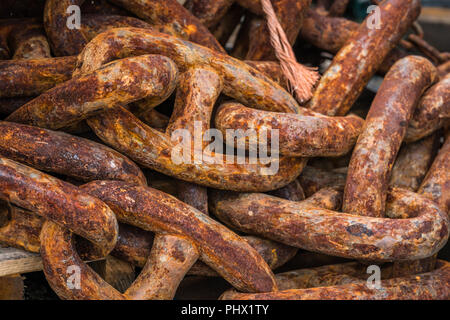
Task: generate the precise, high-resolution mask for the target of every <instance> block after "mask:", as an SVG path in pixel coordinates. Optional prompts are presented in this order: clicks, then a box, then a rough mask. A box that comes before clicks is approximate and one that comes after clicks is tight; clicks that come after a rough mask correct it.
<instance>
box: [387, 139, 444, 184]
mask: <svg viewBox="0 0 450 320" xmlns="http://www.w3.org/2000/svg"><path fill="white" fill-rule="evenodd" d="M437 138H438V136H437V135H436V134H434V135H431V136H429V137H427V138H424V139H422V140H419V141H417V142H413V143H409V144H406V145H403V146H402V147H401V149H400V151H399V153H398V156H397V159H396V160H395V163H394V166H393V167H392V173H391V178H390V181H389V186H391V187H399V188H404V189H409V190H411V191H417V189H419V186H420V184H421V182H422V180H423V178H424V177H425V175H426V174H427V172H428V169H429V167H430V166H431V163H432V162H433V159H434V156H435V155H436V152H437V142H438V139H437Z"/></svg>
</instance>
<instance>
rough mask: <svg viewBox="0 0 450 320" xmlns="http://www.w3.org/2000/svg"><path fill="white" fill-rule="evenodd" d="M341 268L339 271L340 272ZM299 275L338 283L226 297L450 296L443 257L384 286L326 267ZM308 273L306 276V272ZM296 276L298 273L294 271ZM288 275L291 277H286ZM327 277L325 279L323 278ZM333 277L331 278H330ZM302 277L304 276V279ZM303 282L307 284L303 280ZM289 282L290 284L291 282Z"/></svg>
mask: <svg viewBox="0 0 450 320" xmlns="http://www.w3.org/2000/svg"><path fill="white" fill-rule="evenodd" d="M332 267H334V269H338V270H339V269H340V270H342V269H344V268H343V267H339V266H336V267H337V268H336V267H335V266H329V267H328V268H327V269H329V270H330V269H331V268H332ZM340 270H339V271H340ZM298 273H300V275H299V277H300V278H302V277H304V276H308V275H309V274H310V273H312V275H311V277H313V278H312V279H311V280H309V281H310V282H314V281H318V282H320V281H322V282H324V283H325V284H333V282H338V283H339V284H338V285H331V286H321V287H316V288H306V289H287V290H282V291H278V292H269V293H259V294H245V293H238V292H236V291H227V292H225V293H224V294H223V295H222V296H221V298H220V299H222V300H317V299H320V300H360V299H362V300H430V299H433V300H441V299H442V300H447V299H449V298H450V290H449V287H450V263H449V262H447V261H443V260H439V261H438V263H437V268H436V269H435V270H433V271H431V272H427V273H421V274H417V275H409V276H405V277H398V278H393V279H387V280H382V281H381V282H380V286H381V288H380V289H376V288H373V289H371V288H369V287H368V286H367V281H365V280H361V281H359V282H357V281H356V280H354V279H353V278H352V277H351V276H347V277H345V276H343V275H342V274H339V273H327V270H326V269H325V271H324V273H325V274H324V275H322V270H317V269H316V270H314V269H312V270H305V271H303V272H302V270H299V271H298ZM305 274H306V275H305ZM289 276H290V275H289V274H287V275H281V277H280V280H279V281H280V282H289ZM294 276H295V274H294ZM286 277H287V278H288V279H287V280H286V279H285V278H286ZM322 277H324V278H325V279H322ZM327 277H329V278H327ZM300 280H301V279H300ZM300 282H301V283H300V284H304V283H303V281H300ZM287 284H288V285H289V283H287Z"/></svg>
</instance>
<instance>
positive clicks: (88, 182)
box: [0, 0, 450, 299]
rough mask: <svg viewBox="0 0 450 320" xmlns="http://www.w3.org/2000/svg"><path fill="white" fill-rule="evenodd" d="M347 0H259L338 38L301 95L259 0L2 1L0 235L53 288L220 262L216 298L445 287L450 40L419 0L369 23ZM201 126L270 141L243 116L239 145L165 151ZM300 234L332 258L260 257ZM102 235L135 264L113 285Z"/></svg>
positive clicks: (161, 277) (330, 39) (148, 284)
mask: <svg viewBox="0 0 450 320" xmlns="http://www.w3.org/2000/svg"><path fill="white" fill-rule="evenodd" d="M348 2H349V1H348V0H336V1H317V2H314V3H311V0H272V4H273V7H274V10H275V13H276V14H277V17H278V19H279V22H280V24H281V26H282V27H283V29H284V31H285V33H286V35H287V38H288V39H289V41H290V42H291V44H294V42H295V41H296V40H298V41H299V42H302V43H309V44H310V45H311V46H313V47H314V48H313V49H314V50H316V51H315V52H320V51H326V52H329V53H332V54H333V55H334V57H333V58H332V62H331V64H330V66H329V67H328V68H327V69H326V71H325V72H324V74H323V75H322V77H321V79H320V80H319V82H318V83H317V85H316V86H315V89H314V92H313V96H312V98H311V99H310V100H309V101H308V102H307V103H303V104H301V105H300V104H299V103H298V102H297V101H296V100H295V99H294V98H293V96H292V95H291V94H290V93H289V92H288V90H287V88H288V86H287V83H286V80H285V77H284V76H283V74H282V71H281V69H280V67H279V65H278V63H277V62H276V61H275V60H276V57H275V54H274V52H273V48H272V47H271V46H270V36H269V32H268V30H267V25H266V23H265V20H264V14H263V11H262V8H261V4H260V1H259V0H236V1H234V0H188V1H187V2H186V3H184V6H183V5H181V4H180V3H179V2H177V1H176V0H145V1H144V0H139V1H138V0H126V1H125V0H110V1H83V0H47V1H20V2H16V5H15V6H16V7H15V8H13V11H14V10H15V11H14V13H15V16H13V18H8V19H7V18H5V19H2V20H0V59H3V60H1V61H0V112H1V113H2V114H3V115H4V120H3V121H0V137H1V138H0V155H1V157H0V196H1V197H0V198H1V199H2V200H3V201H4V203H2V211H3V216H6V217H8V218H7V219H6V221H5V222H4V223H2V224H0V225H1V227H0V244H2V245H7V246H12V247H17V248H22V249H25V250H27V251H31V252H40V254H41V256H42V260H43V266H44V273H45V276H46V278H47V281H48V283H49V284H50V286H51V287H52V289H53V290H54V291H55V292H56V293H57V295H58V296H59V297H60V298H62V299H172V298H173V297H174V295H175V293H176V290H177V288H178V286H179V284H180V282H181V281H182V280H183V279H184V278H185V276H186V275H201V276H205V277H218V276H220V277H222V278H224V279H225V280H226V281H228V282H229V283H230V285H232V287H233V289H231V290H228V291H226V292H224V293H223V294H222V296H221V299H448V298H449V297H450V263H449V262H447V261H444V260H439V259H437V254H438V252H439V251H440V250H441V249H442V248H443V247H444V246H445V244H446V242H447V240H448V237H449V216H448V213H449V206H450V176H449V158H450V136H449V134H450V133H449V132H450V131H449V130H448V129H447V123H448V122H447V121H448V119H449V117H450V103H449V101H450V99H449V98H450V89H449V87H450V74H449V73H448V71H449V70H450V62H449V55H448V54H446V53H440V52H439V51H437V50H436V49H435V48H433V47H431V46H430V45H429V44H428V43H427V42H426V41H425V40H424V39H423V32H422V31H421V28H420V26H419V25H418V24H417V23H416V20H417V18H418V16H419V14H420V1H419V0H386V1H383V2H380V3H379V6H378V7H377V8H378V9H377V10H378V13H379V19H380V24H379V25H378V26H375V27H374V24H373V23H371V21H369V20H370V19H373V17H372V16H368V17H367V18H366V21H364V22H362V23H361V24H358V23H356V22H353V21H350V20H347V19H345V18H343V17H342V15H343V13H344V11H345V9H346V7H347V4H348ZM73 8H75V9H74V11H73V10H70V9H73ZM76 8H79V9H80V10H79V13H80V14H81V23H80V25H78V26H77V25H76V17H75V18H74V16H73V15H74V14H75V15H76V14H77V10H76ZM0 9H1V8H0ZM5 13H6V12H0V14H1V15H2V16H3V17H4V16H5ZM8 13H9V12H8ZM6 14H7V13H6ZM21 14H22V16H21ZM23 16H26V17H27V18H24V17H23ZM32 17H34V18H32ZM73 18H74V19H75V20H74V21H75V23H74V24H75V25H72V27H70V23H69V22H73V21H72V20H73ZM238 25H239V26H240V28H239V29H236V26H238ZM237 30H239V32H238V33H237V34H236V32H234V33H233V31H237ZM409 30H413V31H414V32H413V33H412V34H410V35H409V36H407V37H405V35H406V34H407V33H408V31H409ZM230 38H231V39H235V40H234V41H231V42H232V43H231V42H230V41H229V40H230ZM230 43H231V47H230ZM226 44H227V52H228V53H227V52H226V51H225V49H224V46H225V45H226ZM412 50H416V52H420V53H421V55H420V56H419V55H411V53H410V52H411V51H412ZM376 73H377V74H380V75H383V76H384V80H383V82H382V84H381V86H380V88H379V89H378V92H377V94H376V96H375V98H374V99H373V101H372V103H371V105H367V106H363V107H361V106H359V107H356V106H357V104H355V102H356V100H357V99H358V97H359V96H360V95H361V93H362V92H363V90H364V89H365V87H366V85H367V84H368V82H369V80H370V79H371V78H372V77H373V76H374V75H375V74H376ZM155 107H157V109H158V111H157V110H156V109H155ZM349 112H350V114H349ZM367 112H368V113H367ZM168 115H170V117H169V116H168ZM196 124H200V125H199V126H198V125H196ZM211 128H215V129H218V130H219V131H220V132H222V133H223V136H226V133H227V131H228V130H234V131H237V130H239V129H242V130H249V129H252V130H254V131H255V132H257V133H258V138H261V137H262V136H263V132H267V129H270V130H273V129H277V130H278V132H279V136H278V141H279V150H277V151H279V157H274V155H275V154H270V155H271V157H269V158H268V159H269V160H268V161H265V162H264V161H262V157H261V153H260V151H261V150H257V151H258V152H259V153H258V152H253V151H255V150H252V145H251V143H250V142H251V141H250V138H249V137H245V136H244V137H241V138H240V139H232V140H233V141H231V142H230V141H226V143H227V145H228V144H230V143H231V145H232V146H234V142H237V143H238V145H240V146H244V148H245V147H247V150H246V152H244V153H243V154H244V155H243V156H242V155H241V156H240V157H239V154H238V155H236V154H235V151H236V152H237V150H235V149H234V148H231V149H232V152H231V153H230V152H229V148H227V152H223V151H222V150H217V149H215V150H209V152H204V151H203V150H204V149H205V148H206V147H207V146H208V145H209V144H210V142H204V141H200V142H197V141H194V142H192V146H193V151H192V152H191V153H190V154H188V157H187V158H186V157H184V158H183V159H177V158H174V157H173V156H172V151H173V150H174V149H176V148H177V146H179V145H180V144H179V143H180V141H181V140H183V139H181V138H183V137H181V136H176V135H175V136H176V137H177V139H174V134H175V133H177V132H179V130H182V129H184V130H185V131H186V130H187V132H188V133H190V134H191V135H192V136H198V135H200V137H203V136H207V135H208V132H209V131H208V130H209V129H211ZM274 138H275V137H273V136H271V135H270V134H269V136H267V137H266V140H264V141H265V146H269V145H272V142H274V141H272V140H275V139H274ZM235 140H237V141H235ZM183 141H184V140H183ZM239 143H240V144H239ZM183 145H184V146H185V147H186V146H188V147H190V146H191V142H189V143H188V144H187V145H186V143H184V144H183ZM188 149H190V148H188ZM259 149H261V147H260V148H259ZM262 149H264V148H262ZM266 149H267V148H266ZM241 151H242V150H241ZM266 151H267V150H266ZM274 152H275V151H274ZM198 153H200V154H201V155H202V157H200V158H198V157H197V156H198ZM178 160H181V161H178ZM266 160H267V157H266ZM307 162H308V165H307ZM273 167H275V168H276V169H277V170H275V171H273V172H272V171H270V169H271V168H273ZM155 172H158V174H156V173H155ZM158 188H159V189H162V190H163V191H161V190H157V189H158ZM168 193H172V194H173V195H169V194H168ZM299 249H301V250H299ZM306 251H308V252H314V253H315V255H317V257H323V255H327V256H328V257H327V259H328V261H330V262H328V264H326V265H322V266H320V267H315V268H306V269H298V270H293V271H292V269H291V271H288V272H284V273H278V274H274V273H273V271H272V270H274V269H277V268H279V267H280V266H282V265H284V264H286V263H288V262H289V261H290V260H292V259H294V260H295V259H297V260H298V259H301V258H302V255H305V254H306ZM108 255H112V256H115V257H117V258H119V259H121V260H124V261H127V262H129V263H131V264H133V265H135V266H138V267H140V268H142V271H141V273H140V274H139V276H138V277H137V278H136V280H135V281H134V283H133V284H132V285H131V286H130V287H129V288H128V289H127V290H126V291H125V292H119V291H118V290H116V289H115V288H113V287H112V286H111V285H110V284H108V283H107V282H106V281H105V280H104V279H102V278H101V277H100V276H99V275H98V274H97V273H96V272H95V271H94V270H93V269H91V268H90V267H89V266H88V265H87V264H86V262H85V261H91V260H96V259H102V258H104V257H106V256H108ZM313 256H314V255H313ZM341 258H347V259H351V260H353V261H350V262H346V263H338V264H336V263H334V264H333V261H337V260H339V259H341ZM291 262H292V261H291ZM330 263H331V264H330ZM373 265H376V266H379V268H380V270H381V279H380V283H379V285H378V286H369V285H368V282H367V278H368V274H367V272H366V271H367V267H368V266H373ZM73 266H76V267H77V268H79V270H81V286H80V287H79V288H73V287H71V286H69V285H68V284H69V281H68V277H69V276H70V273H67V272H66V270H67V269H68V268H70V267H73Z"/></svg>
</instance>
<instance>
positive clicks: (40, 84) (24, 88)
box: [0, 57, 77, 98]
mask: <svg viewBox="0 0 450 320" xmlns="http://www.w3.org/2000/svg"><path fill="white" fill-rule="evenodd" d="M76 60H77V58H76V57H61V58H47V59H37V60H3V61H0V97H1V98H8V97H24V96H27V97H29V96H36V95H39V94H41V93H42V92H45V91H47V90H48V89H51V88H53V87H54V86H55V85H57V84H59V83H62V82H64V81H67V80H69V79H70V78H71V77H72V72H73V71H74V69H75V63H76Z"/></svg>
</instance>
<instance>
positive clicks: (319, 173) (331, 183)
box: [298, 166, 346, 197]
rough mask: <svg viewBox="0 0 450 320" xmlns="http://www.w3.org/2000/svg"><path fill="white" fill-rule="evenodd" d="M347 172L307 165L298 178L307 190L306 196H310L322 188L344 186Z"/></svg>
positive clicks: (304, 189)
mask: <svg viewBox="0 0 450 320" xmlns="http://www.w3.org/2000/svg"><path fill="white" fill-rule="evenodd" d="M345 179H346V174H344V173H340V172H333V171H326V170H322V169H318V168H314V167H311V166H306V167H305V169H303V171H302V174H301V175H300V177H299V178H298V180H299V181H300V184H301V186H302V188H303V191H305V196H306V197H310V196H312V195H313V194H315V193H316V192H318V191H319V190H321V189H322V188H330V187H331V188H335V187H338V188H339V187H340V188H344V186H345Z"/></svg>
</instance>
